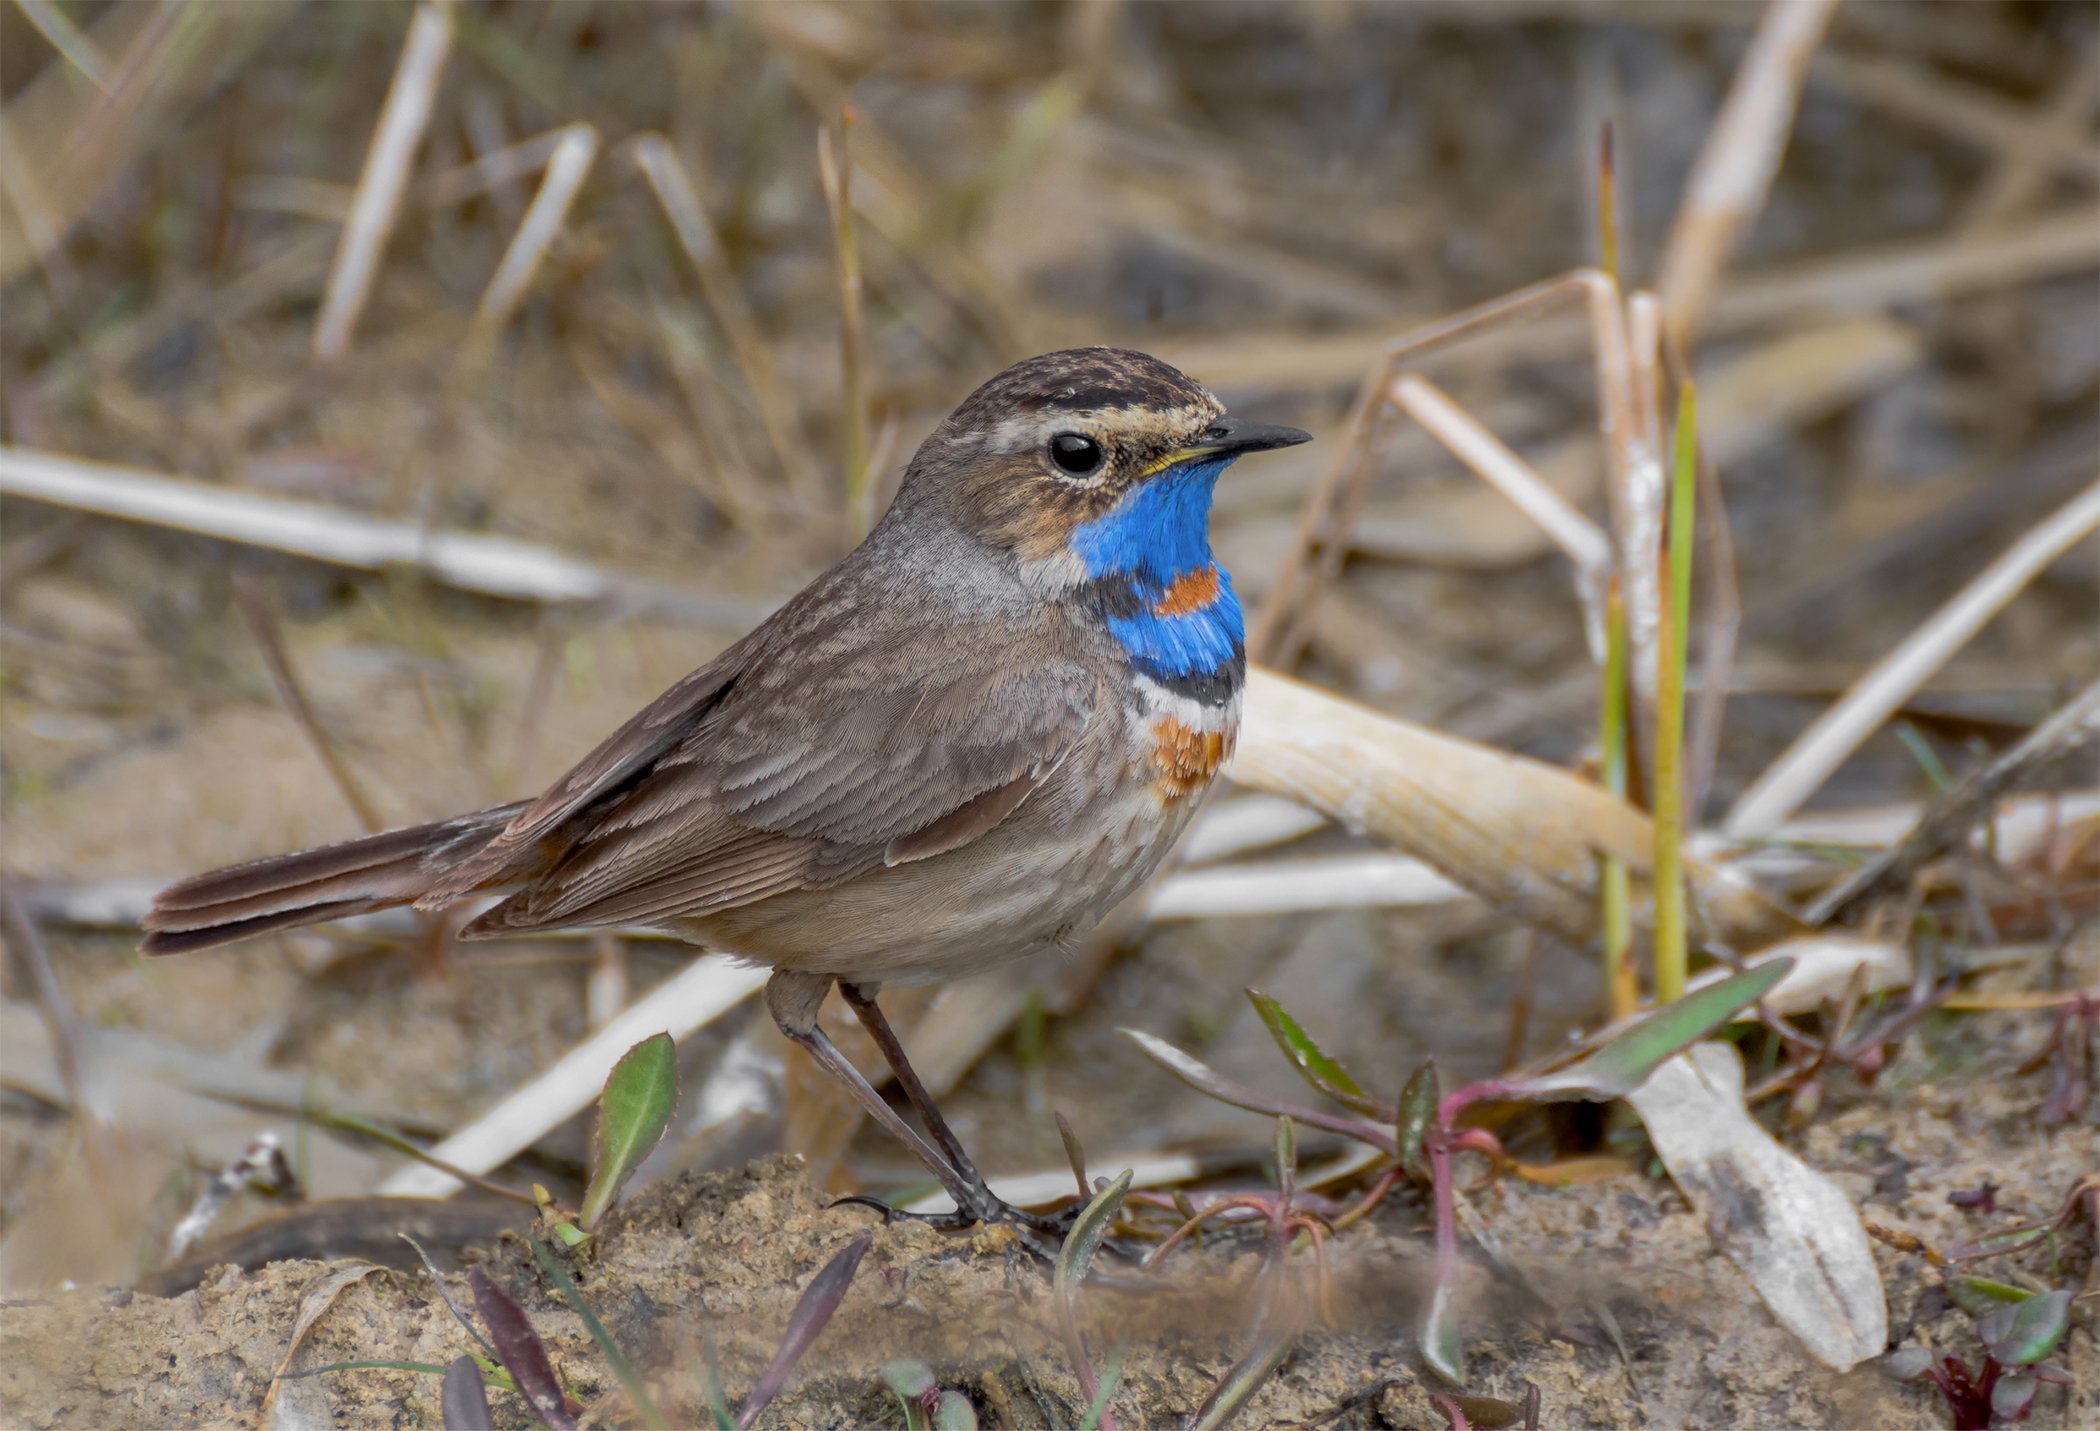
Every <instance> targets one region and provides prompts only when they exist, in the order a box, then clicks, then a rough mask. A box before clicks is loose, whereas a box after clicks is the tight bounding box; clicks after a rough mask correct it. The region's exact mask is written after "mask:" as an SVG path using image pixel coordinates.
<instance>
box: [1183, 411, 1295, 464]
mask: <svg viewBox="0 0 2100 1431" xmlns="http://www.w3.org/2000/svg"><path fill="white" fill-rule="evenodd" d="M1310 441H1312V434H1311V433H1309V432H1301V431H1300V430H1299V429H1297V428H1295V427H1284V426H1282V425H1281V424H1279V423H1274V422H1249V421H1247V420H1246V419H1245V418H1238V417H1221V418H1219V419H1218V420H1217V421H1216V422H1214V423H1212V424H1211V426H1210V430H1209V431H1207V432H1205V433H1204V434H1203V436H1202V437H1200V438H1198V439H1197V441H1196V445H1195V447H1194V448H1192V449H1191V451H1192V452H1201V453H1203V454H1204V455H1205V456H1216V455H1218V454H1220V453H1228V452H1229V453H1231V454H1233V455H1234V456H1237V455H1239V454H1240V453H1242V452H1267V451H1269V450H1271V449H1272V448H1277V447H1296V446H1297V445H1298V444H1299V443H1301V442H1310Z"/></svg>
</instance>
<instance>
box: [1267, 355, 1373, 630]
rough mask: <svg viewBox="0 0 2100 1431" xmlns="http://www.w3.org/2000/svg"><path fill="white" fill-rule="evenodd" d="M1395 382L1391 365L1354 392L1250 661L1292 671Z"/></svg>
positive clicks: (1272, 585)
mask: <svg viewBox="0 0 2100 1431" xmlns="http://www.w3.org/2000/svg"><path fill="white" fill-rule="evenodd" d="M1392 377H1393V365H1392V363H1391V362H1390V361H1388V362H1383V363H1380V364H1379V365H1378V366H1377V367H1375V368H1374V369H1372V371H1371V373H1370V374H1369V375H1368V376H1367V377H1365V379H1364V381H1363V386H1362V388H1361V389H1359V390H1358V392H1357V395H1356V403H1355V405H1354V406H1353V407H1352V408H1350V410H1349V420H1348V422H1347V423H1346V424H1345V425H1344V427H1343V429H1342V437H1341V438H1340V439H1339V440H1338V441H1337V442H1336V444H1335V453H1334V456H1333V458H1332V459H1330V460H1329V462H1328V465H1327V468H1326V470H1325V471H1324V472H1322V473H1321V475H1320V482H1319V485H1318V486H1316V487H1315V488H1314V489H1313V490H1312V493H1311V494H1310V495H1309V496H1307V497H1306V499H1305V508H1304V511H1303V512H1302V513H1300V515H1299V518H1298V530H1297V533H1296V535H1295V536H1294V537H1293V538H1292V541H1291V546H1290V550H1289V551H1288V552H1287V553H1286V554H1285V556H1284V558H1283V560H1282V561H1281V562H1279V563H1277V565H1276V568H1275V571H1274V572H1273V573H1272V575H1271V576H1270V580H1269V594H1268V595H1267V596H1266V597H1264V598H1263V599H1262V604H1261V607H1260V609H1259V610H1258V611H1256V612H1255V614H1254V622H1253V625H1252V627H1251V628H1250V629H1249V631H1248V633H1247V655H1248V657H1249V658H1250V659H1252V660H1257V661H1268V662H1271V663H1273V664H1275V665H1280V666H1288V665H1290V664H1291V662H1292V661H1293V660H1294V659H1295V658H1296V657H1297V654H1298V648H1299V646H1300V644H1301V643H1302V642H1303V640H1304V626H1305V622H1306V620H1307V615H1308V612H1309V609H1310V608H1311V606H1312V604H1313V603H1314V602H1315V601H1316V600H1318V599H1319V592H1320V588H1321V587H1322V586H1323V585H1325V584H1326V582H1327V581H1329V580H1331V579H1332V578H1333V575H1334V573H1335V572H1336V571H1339V570H1340V569H1341V562H1342V553H1343V552H1344V551H1345V550H1346V549H1347V546H1348V536H1349V528H1350V526H1351V525H1352V519H1351V517H1350V515H1349V514H1350V511H1351V509H1352V508H1354V507H1356V506H1358V505H1360V503H1361V500H1362V493H1363V491H1364V490H1365V487H1366V485H1367V483H1368V481H1369V477H1370V470H1371V466H1372V464H1373V463H1374V462H1375V461H1376V460H1377V450H1378V449H1377V438H1378V418H1379V414H1380V412H1381V411H1382V409H1383V408H1384V406H1385V404H1386V401H1387V397H1386V387H1387V384H1389V383H1390V382H1391V381H1392Z"/></svg>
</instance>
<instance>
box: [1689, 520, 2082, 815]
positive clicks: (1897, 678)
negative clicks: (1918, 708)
mask: <svg viewBox="0 0 2100 1431" xmlns="http://www.w3.org/2000/svg"><path fill="white" fill-rule="evenodd" d="M2096 527H2100V483H2095V484H2094V485H2093V486H2091V487H2088V488H2086V489H2085V490H2084V491H2083V492H2081V493H2079V494H2078V495H2077V496H2076V497H2074V498H2072V499H2071V500H2070V501H2069V502H2067V503H2065V504H2064V505H2063V506H2062V507H2059V508H2058V509H2057V510H2056V511H2054V512H2052V513H2051V514H2050V515H2049V516H2047V517H2045V518H2044V519H2043V520H2042V521H2041V522H2039V523H2037V524H2036V525H2035V526H2034V527H2032V528H2031V529H2030V530H2029V531H2028V532H2027V533H2026V534H2025V535H2024V536H2022V537H2021V538H2020V539H2019V540H2018V541H2017V542H2015V543H2013V545H2012V546H2010V547H2009V548H2007V549H2006V550H2005V551H2004V552H2003V553H2002V554H2001V555H2000V556H1999V557H1998V559H1997V560H1996V561H1994V562H1992V563H1991V564H1990V565H1989V566H1988V567H1986V568H1984V570H1983V571H1981V572H1979V573H1978V574H1977V575H1976V576H1975V577H1974V578H1973V579H1971V580H1970V581H1969V583H1968V584H1967V585H1966V586H1964V587H1963V588H1962V589H1961V590H1960V591H1958V592H1956V593H1955V594H1954V596H1953V597H1952V598H1951V599H1949V600H1948V601H1947V603H1946V604H1945V605H1943V606H1942V607H1940V609H1939V610H1938V611H1936V612H1934V613H1933V614H1932V616H1930V617H1929V618H1927V620H1926V621H1925V622H1924V623H1923V624H1922V625H1920V626H1919V627H1918V629H1917V630H1915V631H1913V632H1912V633H1911V634H1910V635H1909V636H1908V637H1906V638H1905V639H1904V640H1903V641H1902V642H1901V643H1900V644H1899V645H1898V646H1897V647H1896V648H1895V649H1894V650H1893V651H1891V652H1889V654H1888V655H1886V656H1884V657H1882V658H1881V660H1879V661H1877V662H1876V663H1875V664H1874V666H1873V668H1872V669H1870V670H1869V671H1868V672H1867V673H1866V674H1865V675H1863V676H1861V677H1860V678H1859V680H1858V681H1856V682H1854V683H1853V686H1852V688H1851V689H1850V690H1848V691H1847V692H1846V693H1845V694H1844V696H1843V697H1842V698H1840V699H1839V700H1838V702H1837V703H1836V704H1835V705H1833V706H1831V707H1830V709H1829V710H1827V711H1825V712H1824V713H1823V714H1822V715H1821V716H1819V717H1817V718H1816V720H1815V722H1814V723H1813V724H1811V725H1810V726H1809V728H1808V729H1807V730H1805V731H1803V732H1802V733H1801V734H1800V736H1799V737H1797V738H1796V739H1795V741H1794V743H1793V744H1792V745H1790V746H1788V747H1787V748H1786V751H1785V752H1784V753H1783V754H1782V755H1781V756H1780V757H1779V758H1778V759H1777V760H1775V761H1773V762H1772V764H1771V766H1770V767H1769V768H1768V769H1767V770H1766V771H1765V773H1764V774H1762V775H1760V776H1759V777H1758V778H1757V780H1756V782H1755V783H1754V784H1752V785H1751V787H1750V788H1749V789H1748V790H1746V791H1744V792H1743V794H1742V797H1741V798H1740V799H1738V800H1737V801H1736V803H1735V807H1734V808H1733V809H1731V810H1730V811H1729V812H1728V818H1727V820H1726V821H1725V822H1724V824H1723V828H1724V829H1725V830H1726V831H1727V832H1728V833H1729V834H1730V835H1733V836H1736V837H1738V838H1740V837H1744V836H1753V835H1765V834H1769V833H1770V832H1771V830H1772V828H1773V827H1774V826H1776V825H1777V824H1778V823H1779V822H1780V821H1781V820H1784V819H1785V818H1786V817H1787V816H1788V815H1790V814H1792V813H1793V812H1794V811H1795V810H1797V809H1798V808H1800V806H1801V803H1802V802H1803V801H1805V800H1806V799H1808V797H1809V796H1811V795H1813V794H1814V793H1815V792H1816V790H1817V789H1818V788H1819V787H1820V786H1821V785H1822V784H1823V782H1824V781H1825V780H1827V779H1829V778H1830V775H1831V773H1832V772H1834V771H1835V770H1836V769H1837V768H1838V766H1840V765H1842V764H1843V763H1844V762H1845V760H1846V758H1847V757H1848V756H1850V755H1851V754H1852V752H1853V751H1855V750H1857V749H1858V748H1859V747H1860V744H1861V743H1862V742H1863V741H1865V740H1866V738H1867V737H1868V736H1870V735H1872V734H1873V733H1874V732H1875V731H1877V730H1879V729H1880V728H1881V725H1882V723H1883V722H1884V721H1886V720H1887V719H1888V718H1889V716H1891V715H1892V714H1894V713H1895V711H1896V710H1897V709H1898V708H1899V707H1900V706H1901V705H1902V704H1903V703H1904V702H1905V701H1906V700H1908V699H1910V697H1911V696H1912V694H1914V693H1915V692H1916V691H1917V689H1918V687H1919V686H1921V685H1923V684H1924V683H1925V682H1926V681H1927V680H1928V679H1930V678H1931V676H1932V674H1933V673H1934V672H1935V671H1937V670H1939V669H1940V667H1941V666H1943V665H1945V664H1946V663H1947V661H1948V660H1949V659H1950V658H1951V657H1952V656H1953V655H1954V653H1955V652H1956V651H1957V650H1959V649H1960V648H1961V647H1962V646H1964V645H1966V644H1967V643H1968V641H1969V639H1970V638H1971V637H1973V636H1974V635H1975V634H1976V633H1977V632H1978V631H1980V630H1982V629H1983V627H1984V625H1985V623H1987V622H1988V621H1990V619H1991V618H1992V617H1994V616H1996V615H1997V614H1998V612H1999V611H2001V610H2002V609H2004V607H2005V605H2006V604H2007V603H2008V602H2010V601H2011V600H2012V599H2013V598H2014V597H2015V596H2017V595H2019V593H2020V592H2021V590H2022V589H2024V588H2025V587H2026V585H2027V584H2028V583H2029V582H2030V581H2032V580H2034V578H2035V577H2036V576H2038V575H2039V574H2040V573H2041V572H2042V570H2043V569H2044V568H2046V567H2047V566H2049V564H2050V563H2052V562H2054V561H2055V560H2056V559H2057V558H2058V557H2060V556H2062V555H2063V554H2064V553H2065V552H2067V551H2069V550H2070V549H2071V548H2072V547H2073V546H2074V545H2076V544H2077V543H2078V542H2080V541H2082V540H2083V539H2084V538H2085V537H2086V536H2088V535H2089V534H2090V533H2092V531H2093V530H2094V529H2095V528H2096Z"/></svg>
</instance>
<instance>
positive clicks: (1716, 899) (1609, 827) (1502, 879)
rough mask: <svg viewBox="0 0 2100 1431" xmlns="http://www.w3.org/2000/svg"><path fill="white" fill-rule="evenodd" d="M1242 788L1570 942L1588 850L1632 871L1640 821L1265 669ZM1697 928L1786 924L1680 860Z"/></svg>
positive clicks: (1590, 922) (1556, 779) (1252, 707)
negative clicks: (1376, 846) (1323, 817)
mask: <svg viewBox="0 0 2100 1431" xmlns="http://www.w3.org/2000/svg"><path fill="white" fill-rule="evenodd" d="M1228 773H1229V774H1230V775H1231V776H1232V778H1233V780H1234V781H1235V782H1236V783H1238V784H1240V785H1243V786H1246V787H1248V788H1250V789H1255V790H1261V791H1264V792H1266V793H1269V794H1273V795H1283V796H1287V797H1289V798H1291V799H1294V800H1298V801H1300V802H1301V803H1303V804H1307V805H1310V806H1312V807H1313V808H1314V809H1316V810H1319V811H1321V812H1323V813H1325V814H1327V815H1329V816H1332V817H1333V818H1334V819H1336V820H1338V821H1340V822H1341V823H1343V824H1345V825H1348V826H1349V827H1351V828H1353V829H1357V830H1360V831H1362V832H1364V833H1365V834H1368V835H1371V836H1373V837H1375V838H1377V839H1379V840H1382V841H1384V842H1386V843H1388V844H1391V845H1394V846H1396V847H1398V848H1400V849H1402V850H1405V851H1407V852H1408V853H1409V854H1412V855H1415V856H1417V857H1419V858H1421V859H1423V860H1425V861H1427V862H1428V863H1429V864H1431V865H1433V866H1435V867H1436V868H1437V869H1438V870H1440V871H1442V872H1443V873H1444V874H1446V875H1448V876H1449V877H1450V878H1452V879H1453V880H1455V881H1456V882H1457V883H1459V884H1461V885H1463V886H1465V887H1466V888H1467V889H1469V890H1471V891H1473V892H1474V893H1475V894H1477V895H1479V896H1480V897H1482V898H1483V899H1486V900H1488V901H1489V902H1490V903H1491V904H1494V905H1495V906H1497V907H1498V908H1502V909H1506V910H1508V911H1510V912H1511V913H1513V914H1516V915H1517V916H1519V917H1520V918H1523V919H1525V920H1527V921H1529V922H1531V923H1535V924H1539V925H1541V926H1543V927H1545V928H1548V929H1552V930H1555V931H1556V932H1559V933H1561V934H1562V935H1564V936H1566V937H1567V938H1570V939H1572V940H1574V941H1576V942H1578V943H1583V942H1587V941H1589V940H1591V939H1594V938H1596V937H1597V934H1598V898H1597V856H1598V854H1600V853H1604V854H1609V855H1614V856H1616V857H1618V858H1619V859H1622V860H1624V861H1625V863H1626V867H1627V869H1628V870H1630V871H1631V872H1632V873H1633V874H1634V875H1635V876H1637V877H1640V878H1643V879H1645V878H1646V876H1647V874H1648V872H1649V869H1650V862H1651V859H1652V857H1653V844H1652V841H1653V833H1652V827H1651V825H1650V822H1649V820H1648V818H1647V817H1646V816H1645V815H1643V814H1641V813H1640V812H1639V811H1638V810H1635V809H1633V808H1632V807H1631V806H1628V805H1626V804H1624V803H1622V802H1620V801H1618V800H1614V799H1613V798H1612V797H1611V796H1609V795H1607V794H1606V793H1605V792H1604V791H1602V790H1600V789H1599V788H1597V787H1596V786H1594V785H1592V784H1590V783H1588V782H1587V781H1584V780H1582V779H1580V778H1579V777H1577V776H1575V775H1573V774H1571V773H1569V772H1568V771H1566V770H1562V769H1560V768H1559V767H1557V766H1550V765H1544V764H1541V763H1539V762H1537V761H1533V760H1527V759H1524V758H1523V757H1520V756H1514V755H1509V754H1506V753H1504V752H1501V751H1497V750H1493V749H1490V748H1489V747H1486V746H1481V745H1476V744H1474V743H1472V742H1471V741H1465V740H1460V739H1457V738H1456V737H1453V736H1448V735H1443V734H1441V733H1438V732H1436V731H1431V730H1428V729H1425V728H1423V727H1420V726H1415V725H1410V724H1408V723H1406V722H1403V721H1397V720H1393V719H1390V718H1388V717H1385V716H1381V715H1378V714H1376V713H1374V712H1372V711H1369V710H1366V709H1364V708H1363V707H1362V706H1358V705H1355V704H1352V703H1351V702H1348V701H1344V700H1341V699H1339V698H1337V697H1335V696H1332V695H1329V694H1327V693H1326V692H1324V691H1320V690H1317V689H1315V688H1314V687H1311V686H1308V685H1304V684H1302V683H1300V682H1297V681H1293V680H1291V679H1290V678H1288V677H1286V676H1281V675H1278V674H1277V673H1275V672H1274V671H1268V670H1263V669H1259V668H1256V669H1253V670H1250V671H1249V672H1248V680H1247V705H1246V714H1245V716H1244V717H1243V724H1242V733H1241V736H1240V745H1239V750H1238V753H1237V754H1236V755H1235V756H1234V758H1233V762H1232V764H1231V766H1230V767H1229V769H1228ZM1686 873H1687V876H1688V878H1689V879H1690V881H1691V884H1692V888H1693V892H1694V896H1695V904H1696V905H1697V906H1698V907H1699V908H1700V909H1701V910H1702V912H1703V913H1704V914H1705V916H1706V918H1707V920H1708V921H1709V923H1710V929H1709V931H1708V932H1709V933H1711V934H1713V935H1715V936H1717V937H1719V938H1722V939H1725V940H1728V941H1729V942H1731V943H1738V944H1747V945H1755V944H1758V943H1761V942H1763V941H1764V940H1766V939H1768V938H1770V937H1772V936H1775V935H1777V934H1779V933H1780V932H1782V931H1784V930H1786V929H1787V928H1789V927H1790V925H1791V922H1792V921H1791V920H1790V918H1789V917H1788V916H1787V915H1786V913H1785V912H1784V911H1783V910H1780V909H1779V908H1777V907H1776V906H1775V905H1773V904H1771V903H1770V902H1769V901H1767V900H1765V899H1764V898H1763V897H1762V896H1760V895H1759V894H1758V893H1757V892H1756V891H1755V890H1753V889H1751V888H1750V887H1749V886H1748V885H1746V884H1743V883H1741V882H1739V881H1737V880H1735V879H1733V878H1732V877H1730V876H1727V875H1725V874H1723V873H1720V872H1718V871H1716V870H1714V869H1712V868H1710V867H1707V866H1703V865H1701V864H1699V863H1698V862H1696V861H1688V862H1687V870H1686Z"/></svg>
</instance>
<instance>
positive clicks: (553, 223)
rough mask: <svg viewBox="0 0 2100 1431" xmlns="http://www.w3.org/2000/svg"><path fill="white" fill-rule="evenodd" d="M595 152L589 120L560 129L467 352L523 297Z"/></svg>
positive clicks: (497, 328)
mask: <svg viewBox="0 0 2100 1431" xmlns="http://www.w3.org/2000/svg"><path fill="white" fill-rule="evenodd" d="M597 157H598V131H597V130H595V129H593V128H592V127H591V126H590V125H588V124H572V125H570V126H568V127H567V128H566V129H564V130H562V132H561V138H560V139H559V140H558V141H557V142H556V144H555V146H554V154H553V156H552V157H551V158H549V159H548V160H547V171H546V173H545V174H544V175H543V176H542V177H541V179H540V187H539V192H537V193H535V194H534V195H533V196H532V204H531V206H530V207H529V208H527V209H526V210H525V217H524V219H523V220H522V221H521V222H520V223H519V225H518V231H517V233H515V234H514V235H512V236H511V241H510V247H509V248H507V249H505V250H504V253H503V261H502V262H501V263H499V264H497V265H496V273H495V276H494V277H493V278H491V279H490V280H489V286H488V288H487V290H486V291H484V292H483V293H482V295H481V306H480V307H479V308H478V309H477V310H476V311H475V314H474V330H473V333H472V334H471V336H470V337H469V339H468V346H469V351H470V352H472V351H474V350H475V349H476V348H478V347H480V346H481V345H484V344H487V343H491V342H493V341H494V340H495V337H496V335H497V334H498V333H499V332H501V331H502V328H503V325H504V324H506V323H508V322H509V321H510V317H511V314H513V313H515V312H516V311H517V309H518V305H519V304H520V303H522V302H523V301H524V299H525V290H526V289H527V288H529V287H530V286H531V284H532V276H533V274H534V273H536V272H538V270H539V266H540V260H541V259H543V258H545V257H546V254H547V249H548V248H549V246H551V245H552V244H553V242H554V240H555V237H556V235H558V234H559V233H560V232H561V226H562V223H563V221H564V220H566V219H567V218H568V214H569V205H570V204H572V203H574V202H575V199H576V191H577V190H578V189H580V188H582V187H583V181H584V178H585V176H587V175H588V174H589V173H590V172H591V161H592V160H593V159H595V158H597Z"/></svg>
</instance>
